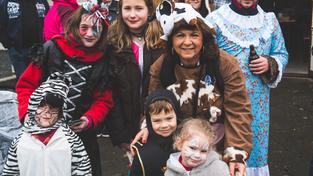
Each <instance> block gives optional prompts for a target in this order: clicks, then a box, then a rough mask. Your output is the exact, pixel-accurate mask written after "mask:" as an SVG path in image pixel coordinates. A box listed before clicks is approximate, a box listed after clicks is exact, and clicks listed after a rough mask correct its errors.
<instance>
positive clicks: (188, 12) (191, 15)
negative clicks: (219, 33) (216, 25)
mask: <svg viewBox="0 0 313 176" xmlns="http://www.w3.org/2000/svg"><path fill="white" fill-rule="evenodd" d="M156 18H157V20H158V21H159V22H160V25H161V27H162V29H163V33H164V35H163V36H161V39H163V40H165V41H167V39H168V37H169V36H170V35H171V33H172V30H173V28H174V24H175V23H176V22H178V21H180V20H185V21H186V22H187V23H188V24H190V22H191V20H198V19H201V20H202V21H203V22H204V23H205V24H206V25H207V26H208V27H209V28H213V25H212V24H211V23H209V22H208V21H207V20H205V19H204V18H203V17H202V16H201V15H200V14H199V13H198V12H197V11H196V10H195V9H194V8H193V7H192V6H191V5H190V4H186V3H174V2H172V1H170V0H163V1H161V3H160V4H159V5H158V7H157V9H156Z"/></svg>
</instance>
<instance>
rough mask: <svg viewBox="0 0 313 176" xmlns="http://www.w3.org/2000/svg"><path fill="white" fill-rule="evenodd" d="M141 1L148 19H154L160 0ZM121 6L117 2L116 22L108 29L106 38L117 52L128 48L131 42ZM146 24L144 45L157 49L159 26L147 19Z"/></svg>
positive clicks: (121, 0)
mask: <svg viewBox="0 0 313 176" xmlns="http://www.w3.org/2000/svg"><path fill="white" fill-rule="evenodd" d="M143 1H144V2H145V4H146V6H147V8H148V12H149V18H152V17H154V16H155V9H156V6H157V5H158V4H159V2H160V0H143ZM122 6H123V0H119V4H118V8H119V14H118V16H117V18H116V20H115V21H114V22H113V23H112V25H111V26H110V27H109V31H108V37H107V38H108V41H109V43H110V44H111V45H113V46H114V47H115V48H117V51H121V50H122V49H123V48H126V47H130V45H131V41H132V38H131V35H130V32H129V29H128V27H127V25H126V24H125V22H124V20H123V18H122ZM147 24H148V26H147V28H146V31H145V35H144V39H145V43H146V45H147V47H148V48H149V49H154V48H157V47H158V46H157V43H158V41H159V39H160V36H161V35H162V33H161V31H162V30H161V26H160V24H159V22H158V21H157V20H156V19H153V20H152V21H149V19H148V21H147Z"/></svg>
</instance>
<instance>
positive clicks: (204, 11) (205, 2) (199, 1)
mask: <svg viewBox="0 0 313 176" xmlns="http://www.w3.org/2000/svg"><path fill="white" fill-rule="evenodd" d="M179 2H184V3H187V4H190V5H191V6H192V7H193V8H194V9H195V10H196V11H197V12H199V13H200V15H201V16H203V17H206V16H207V15H208V14H209V13H210V12H211V8H212V4H209V0H180V1H179Z"/></svg>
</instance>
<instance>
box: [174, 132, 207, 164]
mask: <svg viewBox="0 0 313 176" xmlns="http://www.w3.org/2000/svg"><path fill="white" fill-rule="evenodd" d="M180 150H181V156H182V164H183V165H184V166H186V167H190V168H194V167H198V166H200V165H202V164H203V163H204V162H205V161H206V159H207V157H208V154H209V152H210V143H209V140H208V137H206V136H205V135H204V134H201V133H197V134H196V133H193V134H192V135H191V137H190V138H189V139H186V140H185V141H183V143H182V146H181V148H180Z"/></svg>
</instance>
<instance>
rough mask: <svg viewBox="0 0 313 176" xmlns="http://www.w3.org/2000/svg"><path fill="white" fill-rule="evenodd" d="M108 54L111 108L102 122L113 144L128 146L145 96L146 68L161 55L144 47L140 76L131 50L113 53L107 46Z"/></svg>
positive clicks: (136, 130) (141, 110)
mask: <svg viewBox="0 0 313 176" xmlns="http://www.w3.org/2000/svg"><path fill="white" fill-rule="evenodd" d="M108 51H109V55H108V57H109V58H110V70H111V71H110V73H111V75H112V86H113V87H112V90H113V99H114V102H115V107H114V108H113V110H111V113H110V114H109V116H108V117H107V119H106V126H107V129H108V130H109V133H110V136H111V140H112V142H113V144H114V145H118V144H121V143H129V142H130V139H131V138H132V137H134V136H135V135H136V134H137V132H138V131H139V127H140V120H141V117H142V113H143V102H144V99H145V97H146V96H147V95H148V86H149V80H150V74H149V70H150V66H151V65H152V64H153V63H154V61H155V60H156V59H157V58H158V57H159V56H160V55H161V54H162V49H148V48H147V47H146V46H145V47H144V56H143V58H144V59H143V60H144V66H143V74H142V75H141V72H140V69H139V66H138V64H137V63H136V59H135V55H134V53H133V51H132V49H131V48H125V49H124V50H122V51H121V52H117V50H116V49H115V48H114V47H112V46H111V47H110V48H109V49H108Z"/></svg>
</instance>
